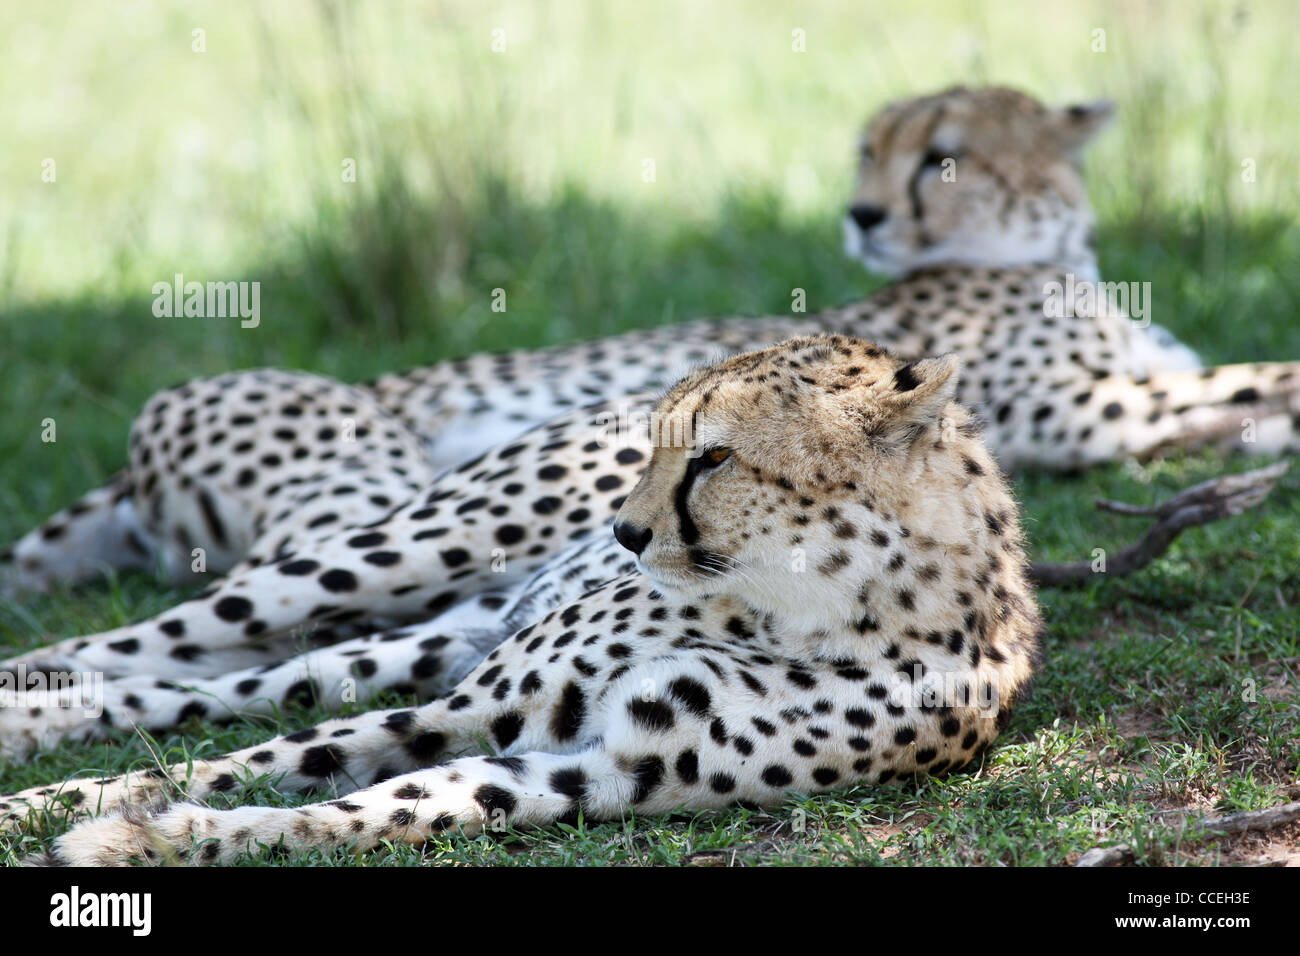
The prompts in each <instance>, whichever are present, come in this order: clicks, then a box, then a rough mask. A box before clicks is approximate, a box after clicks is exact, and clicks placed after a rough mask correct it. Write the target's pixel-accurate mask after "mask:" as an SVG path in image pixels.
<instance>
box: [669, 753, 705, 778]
mask: <svg viewBox="0 0 1300 956" xmlns="http://www.w3.org/2000/svg"><path fill="white" fill-rule="evenodd" d="M675 769H676V771H677V776H678V777H680V778H681V781H682V783H695V781H697V780H699V779H700V758H699V756H698V755H696V753H695V751H694V750H683V751H682V752H681V753H680V754H678V756H677V763H676V765H675Z"/></svg>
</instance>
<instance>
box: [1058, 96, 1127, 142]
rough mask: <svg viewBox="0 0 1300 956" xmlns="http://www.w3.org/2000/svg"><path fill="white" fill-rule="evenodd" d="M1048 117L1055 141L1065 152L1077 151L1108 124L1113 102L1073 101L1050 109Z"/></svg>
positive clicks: (1112, 111) (1113, 105)
mask: <svg viewBox="0 0 1300 956" xmlns="http://www.w3.org/2000/svg"><path fill="white" fill-rule="evenodd" d="M1049 117H1050V122H1051V125H1052V127H1053V135H1054V136H1055V138H1056V141H1057V143H1058V144H1059V145H1060V146H1061V148H1062V149H1064V150H1065V151H1066V152H1070V153H1077V152H1079V151H1080V150H1081V149H1083V147H1084V146H1086V145H1088V143H1090V142H1092V139H1093V137H1095V136H1096V135H1097V134H1098V133H1100V132H1101V131H1102V130H1103V129H1105V128H1106V127H1107V126H1109V125H1110V121H1111V120H1112V119H1114V117H1115V104H1114V102H1112V101H1111V100H1096V101H1094V102H1092V103H1074V104H1072V105H1070V106H1062V107H1060V108H1059V109H1055V110H1052V111H1051V112H1050V113H1049Z"/></svg>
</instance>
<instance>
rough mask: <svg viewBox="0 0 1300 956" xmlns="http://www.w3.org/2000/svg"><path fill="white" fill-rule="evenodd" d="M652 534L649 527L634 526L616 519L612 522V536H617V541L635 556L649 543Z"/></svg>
mask: <svg viewBox="0 0 1300 956" xmlns="http://www.w3.org/2000/svg"><path fill="white" fill-rule="evenodd" d="M653 535H654V532H653V531H651V530H650V529H649V528H634V527H632V525H630V524H628V523H627V522H626V521H616V522H615V523H614V537H616V538H618V543H619V544H621V545H622V546H623V547H625V548H627V549H628V550H629V551H631V552H632V553H633V554H635V555H636V556H637V557H640V556H641V552H642V551H644V550H645V546H646V545H647V544H649V543H650V538H651V537H652V536H653Z"/></svg>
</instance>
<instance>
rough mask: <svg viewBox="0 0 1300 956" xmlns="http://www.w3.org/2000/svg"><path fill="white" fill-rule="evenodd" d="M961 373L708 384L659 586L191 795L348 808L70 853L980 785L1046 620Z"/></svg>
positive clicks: (623, 519)
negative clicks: (965, 775) (325, 793)
mask: <svg viewBox="0 0 1300 956" xmlns="http://www.w3.org/2000/svg"><path fill="white" fill-rule="evenodd" d="M956 379H957V362H956V360H955V359H953V358H952V357H945V358H940V359H930V360H925V361H922V362H915V363H910V364H904V363H902V362H900V361H897V360H895V359H893V358H891V357H890V356H888V355H887V354H885V353H884V352H883V351H882V350H880V349H879V348H877V347H876V346H874V345H871V344H869V343H865V342H861V341H857V340H853V339H848V338H844V337H840V336H825V337H813V338H803V339H794V340H791V341H789V342H786V343H782V344H780V345H778V346H775V347H772V348H769V349H767V350H764V351H761V352H749V353H743V354H740V355H737V356H735V357H733V358H731V359H728V360H726V361H724V362H722V363H720V364H718V365H716V366H712V367H709V368H706V369H703V370H701V371H698V372H696V373H694V374H692V375H691V376H689V377H688V378H686V379H685V380H684V381H682V382H680V383H679V384H677V385H676V386H675V387H674V388H673V389H672V390H671V391H670V392H669V393H668V394H667V395H666V396H665V398H664V399H663V400H662V401H661V402H660V403H659V405H658V411H659V412H660V414H662V415H664V416H669V417H681V418H683V419H689V420H691V421H693V422H694V423H695V429H696V436H697V442H698V445H697V446H692V447H684V446H668V447H664V446H660V447H656V448H655V450H654V453H653V457H652V459H651V462H650V465H649V468H648V469H647V471H646V474H645V476H644V477H643V478H642V479H641V481H640V482H639V483H638V485H637V486H636V488H635V489H633V491H632V492H631V494H630V495H629V496H628V498H627V500H626V501H625V502H624V504H623V506H622V507H621V508H620V510H619V514H618V519H617V524H616V525H615V527H616V528H618V529H619V530H618V535H619V538H620V539H621V540H624V541H634V542H635V545H634V550H635V551H636V554H637V565H638V570H637V571H634V572H631V573H629V574H626V575H623V576H621V577H617V578H614V579H613V580H611V581H607V582H605V583H603V584H600V585H599V586H597V587H596V588H594V589H593V590H591V591H588V592H587V593H586V594H584V595H582V597H581V598H579V599H578V600H576V601H573V602H571V603H568V604H566V605H565V606H564V607H563V608H557V609H555V610H552V611H550V612H549V613H547V614H546V615H545V616H544V617H542V618H541V619H540V620H538V621H536V622H535V623H533V624H530V625H528V626H526V627H524V628H522V629H521V630H519V631H518V632H517V633H516V634H515V635H514V636H513V637H512V638H511V639H510V640H508V641H507V642H506V643H504V644H502V645H501V646H500V647H499V648H497V649H495V650H493V651H492V652H491V653H490V654H488V656H487V659H486V660H485V661H484V662H483V663H482V664H480V665H479V666H478V667H476V668H475V669H474V670H473V671H472V672H471V673H470V674H469V675H468V676H467V677H466V678H465V679H464V680H463V681H461V683H460V684H459V685H458V686H457V687H456V688H455V689H454V690H453V691H452V693H451V694H450V695H449V696H447V697H445V698H443V699H441V700H438V701H436V702H434V703H431V704H429V705H427V706H425V707H422V708H419V709H417V710H398V711H388V712H375V713H370V714H366V715H364V716H362V717H358V718H355V719H350V720H341V721H334V722H331V723H327V724H324V725H322V726H320V727H316V728H311V729H309V730H304V731H300V732H298V733H295V734H291V735H289V736H288V737H285V738H281V739H277V740H274V741H270V742H268V743H267V744H266V745H264V746H262V747H259V748H256V749H254V750H251V751H245V752H242V753H237V754H232V755H230V756H229V757H225V758H222V759H221V760H217V761H212V762H208V763H205V764H200V765H196V766H195V767H194V768H193V774H192V776H189V778H188V782H187V783H184V784H183V786H184V787H185V789H186V791H187V792H188V794H189V795H190V796H191V797H203V796H207V795H209V794H212V793H215V792H231V791H236V790H238V789H239V788H240V787H241V786H242V784H243V782H245V781H246V780H247V779H248V775H249V773H252V774H261V773H272V774H276V775H284V777H283V779H282V780H281V783H280V786H289V787H296V788H307V787H321V786H323V787H325V788H327V789H328V790H330V791H331V794H330V795H331V796H332V797H333V798H334V799H330V800H328V801H326V802H323V803H319V804H315V805H311V806H309V807H306V808H300V809H296V810H276V809H268V808H259V807H252V806H249V807H243V808H240V809H235V810H228V811H224V812H217V811H213V810H211V809H207V808H204V807H201V806H198V805H195V804H182V805H179V806H176V807H172V808H170V809H166V810H159V811H157V812H154V813H151V814H147V815H142V814H138V813H129V814H125V815H112V816H109V817H107V818H104V819H102V820H99V821H95V822H90V823H85V824H82V825H80V826H77V827H76V828H74V829H73V830H72V831H71V832H70V833H69V834H67V835H66V836H64V837H63V838H61V839H60V840H59V842H58V844H57V847H56V850H55V856H56V858H57V859H58V860H59V861H60V862H67V863H73V864H79V865H103V864H114V863H123V862H126V861H128V860H131V859H142V858H143V859H149V860H152V861H155V862H158V861H162V860H167V859H171V858H173V857H181V858H185V859H188V860H190V861H191V862H229V861H232V860H234V859H235V858H236V857H238V856H239V855H240V854H241V853H242V852H244V851H245V850H246V849H248V848H250V847H251V846H254V845H255V844H258V843H262V844H267V845H273V844H277V843H280V842H281V841H287V842H288V843H289V844H291V845H297V846H298V847H302V846H304V845H314V846H320V847H325V848H328V849H334V848H337V847H342V846H351V847H352V848H353V849H354V850H365V849H370V848H373V847H375V846H376V845H377V844H378V843H379V841H380V840H383V839H391V840H396V841H405V842H417V843H418V842H421V841H423V840H424V839H425V838H426V837H427V836H428V834H429V833H430V832H436V831H440V830H446V829H448V828H460V829H461V830H463V831H465V832H468V833H474V832H477V831H478V830H479V829H480V828H482V827H484V826H495V827H498V828H499V827H503V826H506V825H512V824H545V823H550V822H553V821H556V820H568V821H571V822H576V821H577V820H578V819H579V817H580V816H581V817H586V818H590V819H601V818H608V817H611V816H614V817H617V816H619V815H621V814H622V813H624V812H625V811H626V810H628V809H636V810H639V811H640V812H643V813H651V814H653V813H663V812H666V811H669V810H672V809H674V808H676V807H679V806H683V805H684V806H685V807H687V808H690V809H700V808H707V807H716V806H722V805H726V804H729V803H732V802H734V801H736V800H749V801H752V802H755V803H759V804H763V803H769V802H771V801H772V800H774V799H778V798H779V797H780V795H781V794H783V793H784V792H785V791H786V790H787V789H789V788H791V787H795V788H798V789H800V790H804V791H817V790H822V789H826V788H828V787H831V786H834V785H836V784H841V785H842V784H844V783H846V782H849V781H853V780H862V781H871V782H874V783H884V782H886V781H889V780H891V779H894V778H895V777H897V776H900V775H911V774H916V773H931V774H941V773H944V772H946V771H948V770H950V769H956V768H959V767H961V766H964V765H965V764H967V763H969V762H970V761H971V760H973V759H977V758H978V757H979V755H980V754H981V753H982V752H983V751H984V749H985V748H986V747H987V746H988V745H989V743H990V742H991V741H992V740H993V738H994V737H995V736H996V734H997V732H998V730H999V729H1000V728H1001V727H1002V726H1004V725H1005V722H1006V720H1007V718H1008V716H1009V713H1010V707H1011V705H1012V704H1013V703H1014V702H1015V700H1016V699H1017V698H1018V697H1019V695H1020V694H1021V692H1022V691H1023V690H1024V688H1025V686H1026V684H1027V681H1028V679H1029V676H1030V672H1031V670H1032V668H1033V666H1034V664H1035V662H1036V659H1037V655H1038V652H1039V645H1038V629H1039V627H1040V621H1039V616H1038V610H1037V607H1036V605H1035V602H1034V597H1033V593H1032V590H1031V589H1030V587H1029V586H1028V584H1027V582H1026V580H1025V576H1024V556H1023V553H1022V551H1021V547H1020V529H1019V517H1018V514H1017V509H1016V505H1015V502H1014V501H1013V500H1012V498H1011V496H1010V494H1009V493H1008V491H1007V488H1006V486H1005V483H1004V481H1003V479H1002V477H1001V475H1000V473H999V471H998V469H997V467H996V465H995V464H994V463H993V460H992V458H991V457H990V456H989V454H988V453H987V451H986V450H985V449H984V447H983V446H982V444H981V443H980V441H979V439H978V438H977V437H975V432H974V429H973V427H972V426H973V423H972V421H971V419H970V416H969V415H968V413H967V412H966V410H965V409H964V408H962V407H961V406H959V405H958V404H956V403H955V401H954V400H953V396H954V394H955V392H956V384H957V381H956ZM805 558H806V562H807V567H806V570H805V569H803V568H802V567H801V566H800V565H799V562H801V561H802V560H804V559H805ZM792 560H793V561H794V562H796V564H795V565H792V563H791V562H792ZM792 568H793V571H794V573H792ZM484 742H486V744H487V746H488V749H489V750H490V751H491V753H492V755H490V756H483V755H481V754H482V753H483V747H484ZM474 753H478V754H480V755H478V756H469V754H474ZM451 758H454V759H451ZM173 773H174V774H175V778H176V779H177V780H178V782H179V781H180V780H181V779H182V778H184V777H186V772H185V771H184V770H183V769H182V768H173ZM164 793H165V790H164V777H163V776H161V775H153V776H150V775H143V776H129V777H124V778H119V779H113V780H98V781H90V780H86V781H73V782H71V783H69V784H67V785H66V786H64V787H61V788H58V789H57V790H51V789H49V788H46V789H44V790H42V791H38V792H33V793H26V794H21V795H18V796H16V797H10V798H0V810H4V811H6V812H7V813H8V814H9V815H10V816H9V819H10V825H13V824H14V822H16V821H18V820H21V818H22V816H23V814H24V813H25V812H26V811H27V810H28V809H29V808H34V809H41V810H51V811H57V810H58V809H59V808H61V807H63V806H64V805H65V804H66V805H69V806H71V807H72V808H73V809H74V810H76V811H78V812H84V811H89V812H91V813H96V812H99V811H100V810H104V809H112V808H113V807H115V806H116V805H118V804H119V803H120V802H125V803H128V804H136V805H141V804H144V805H147V804H148V803H150V802H152V801H154V800H156V799H157V798H158V797H159V796H161V795H163V794H164Z"/></svg>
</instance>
